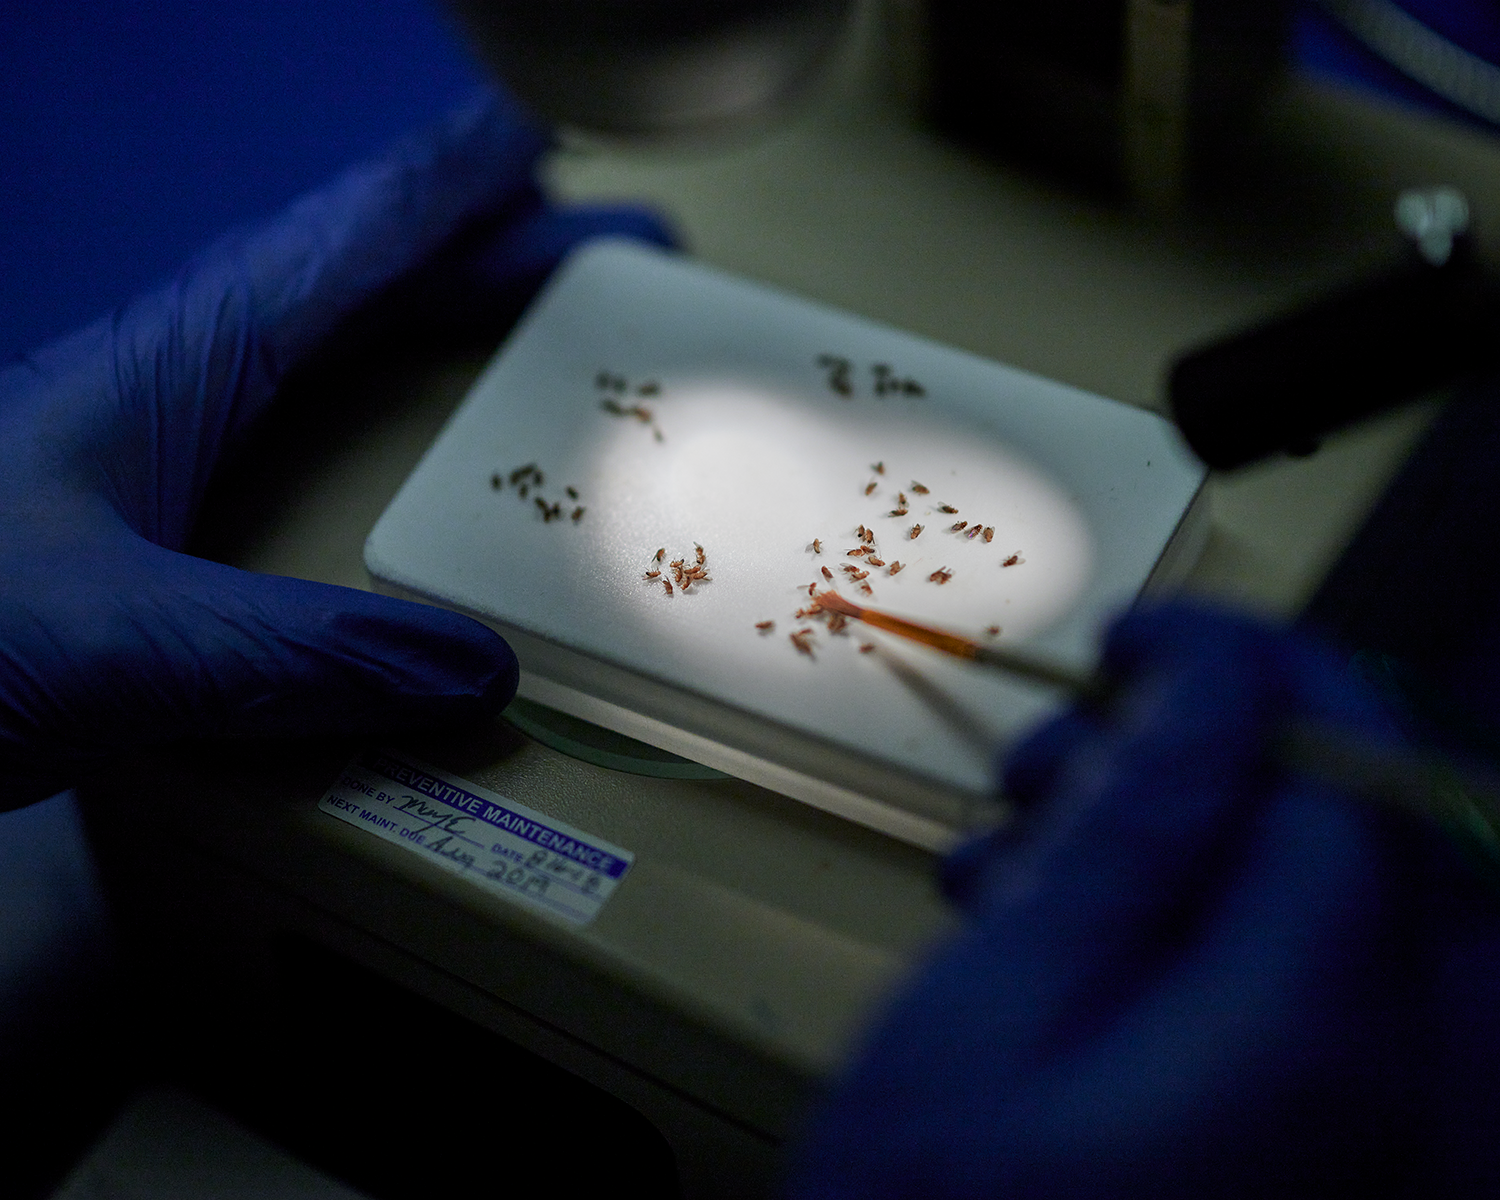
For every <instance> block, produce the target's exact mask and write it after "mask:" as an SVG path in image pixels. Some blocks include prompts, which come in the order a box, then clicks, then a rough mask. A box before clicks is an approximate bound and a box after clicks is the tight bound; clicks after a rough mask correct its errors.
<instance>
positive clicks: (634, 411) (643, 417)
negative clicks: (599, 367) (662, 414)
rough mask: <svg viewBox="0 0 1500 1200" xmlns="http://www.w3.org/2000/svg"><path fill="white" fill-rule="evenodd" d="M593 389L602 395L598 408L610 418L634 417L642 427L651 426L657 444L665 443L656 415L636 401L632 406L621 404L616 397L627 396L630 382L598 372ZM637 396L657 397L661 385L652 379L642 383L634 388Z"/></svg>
mask: <svg viewBox="0 0 1500 1200" xmlns="http://www.w3.org/2000/svg"><path fill="white" fill-rule="evenodd" d="M594 387H595V388H596V389H597V390H598V391H600V392H603V393H604V396H603V398H602V399H601V400H600V401H599V407H600V408H602V409H603V410H604V411H605V412H607V413H608V414H609V415H610V416H612V417H634V418H635V419H636V420H637V421H639V422H640V423H641V424H642V425H649V426H651V436H652V437H653V438H655V439H656V440H657V441H658V442H664V441H666V438H664V437H663V436H662V432H661V427H660V426H659V425H657V423H656V413H655V412H654V411H652V410H651V409H649V408H647V407H646V406H645V405H644V404H642V403H640V402H639V401H636V402H635V403H634V404H623V403H621V401H620V400H619V399H618V397H622V396H628V395H629V394H630V391H631V387H630V381H629V380H628V379H626V378H625V376H623V375H616V374H615V373H614V372H613V371H600V372H599V373H598V374H597V375H595V376H594ZM634 390H635V394H636V395H637V396H659V395H661V384H659V383H657V382H656V380H654V379H648V380H646V381H645V382H644V383H638V384H636V386H635V389H634Z"/></svg>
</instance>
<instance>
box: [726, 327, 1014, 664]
mask: <svg viewBox="0 0 1500 1200" xmlns="http://www.w3.org/2000/svg"><path fill="white" fill-rule="evenodd" d="M824 357H825V358H830V359H831V358H832V356H828V355H825V356H824ZM819 361H820V365H826V364H823V363H822V360H821V359H820V360H819ZM837 361H840V362H844V360H837ZM845 366H846V367H847V362H845ZM870 469H871V470H872V471H873V472H874V473H875V476H876V478H873V479H871V480H870V481H869V483H867V484H866V485H865V488H864V494H865V495H866V496H871V495H873V494H874V493H875V491H876V490H877V489H878V488H879V486H880V479H879V477H880V476H883V475H884V474H885V473H886V470H885V463H884V462H877V463H872V464H871V465H870ZM907 487H908V490H910V491H911V492H912V494H913V495H917V496H927V495H931V492H932V489H931V488H929V487H927V486H926V485H925V484H923V483H920V482H918V481H917V480H915V479H914V480H912V481H911V483H910V484H908V485H907ZM936 507H937V511H938V512H940V513H944V514H947V515H950V516H957V515H958V509H957V508H955V507H954V506H953V505H951V504H939V505H937V506H936ZM910 511H911V502H910V501H909V500H908V499H907V495H906V492H902V491H898V492H897V493H896V507H895V508H893V509H891V510H890V512H889V513H887V514H886V515H887V516H888V517H904V516H907V515H908V514H909V513H910ZM925 528H926V527H925V526H923V525H912V526H911V527H910V528H909V529H907V531H906V538H907V540H908V541H915V540H916V539H917V538H919V537H921V536H922V532H923V530H924V529H925ZM854 532H855V536H856V537H857V538H858V539H859V543H858V545H855V546H853V547H851V548H850V549H848V550H846V551H844V557H845V558H847V559H852V560H860V561H858V562H853V561H851V562H845V563H842V564H841V565H840V567H839V570H840V571H842V572H843V575H844V577H845V579H846V581H847V582H849V583H854V584H857V585H858V587H859V590H860V591H861V592H862V593H863V594H864V595H866V596H872V595H874V589H873V588H872V587H871V586H870V583H869V577H870V569H871V568H881V567H884V568H885V570H886V573H887V574H888V575H898V574H900V573H901V571H902V570H903V569H904V564H903V563H901V562H900V561H892V562H890V563H889V564H887V562H886V560H885V559H883V558H881V557H880V554H879V552H878V550H877V549H876V546H875V531H874V530H873V529H870V528H867V527H866V526H865V525H863V524H860V525H858V526H856V528H855V531H854ZM949 532H951V533H962V534H963V535H964V536H965V537H966V538H967V539H968V540H970V541H973V540H974V539H975V538H982V539H983V540H984V541H985V542H991V541H993V540H994V537H995V527H994V526H993V525H985V524H983V523H982V522H973V523H971V522H969V521H958V522H955V523H954V524H953V525H951V526H949ZM809 548H810V549H811V550H812V552H813V553H814V554H815V555H817V554H822V553H823V539H822V538H813V540H812V542H811V544H810V547H809ZM1024 561H1025V560H1024V559H1023V558H1022V557H1021V556H1020V555H1019V554H1012V555H1011V556H1010V557H1009V558H1007V559H1005V560H1004V561H1003V562H1002V563H1001V564H1000V565H1001V566H1002V567H1013V566H1015V565H1017V564H1018V563H1021V562H1024ZM819 572H820V573H821V574H822V576H823V583H824V584H825V585H833V584H835V583H836V582H837V579H838V576H837V575H835V573H834V572H833V571H832V570H830V569H829V568H828V567H820V568H819ZM952 578H953V571H952V570H951V569H950V568H948V567H946V566H944V567H939V568H938V569H937V570H936V571H933V572H932V573H931V574H930V575H928V576H927V579H928V582H930V583H935V584H938V585H939V586H941V585H942V584H945V583H947V582H948V581H949V580H950V579H952ZM818 587H819V582H818V581H817V580H813V582H812V583H810V584H808V585H807V594H808V597H809V599H811V600H812V604H811V605H809V606H808V607H805V608H799V609H798V610H797V611H796V613H794V614H793V616H794V619H796V620H798V621H804V620H822V621H823V622H824V624H825V625H826V627H827V629H828V632H829V633H840V632H842V631H843V629H844V628H845V627H846V625H847V623H848V622H847V618H846V617H845V616H844V615H843V614H842V613H836V612H831V611H829V610H828V609H826V608H824V607H823V606H822V605H820V604H819V603H818ZM755 628H756V629H757V630H758V631H759V632H760V633H761V634H762V636H764V635H766V634H769V633H772V632H773V631H774V630H775V628H776V622H775V621H757V622H756V623H755ZM985 633H986V634H987V635H989V636H990V637H999V636H1000V626H998V625H990V626H987V627H986V628H985ZM787 636H788V637H789V638H790V639H791V642H792V645H793V646H795V647H796V648H797V650H798V651H799V652H800V653H802V654H805V655H807V656H808V657H809V658H813V657H815V655H814V652H813V636H814V630H813V629H812V627H811V626H804V627H803V628H801V629H797V630H795V631H793V632H792V633H790V634H788V635H787ZM859 650H860V653H861V654H869V653H871V652H873V651H874V650H875V645H874V643H872V642H862V643H861V644H860V647H859Z"/></svg>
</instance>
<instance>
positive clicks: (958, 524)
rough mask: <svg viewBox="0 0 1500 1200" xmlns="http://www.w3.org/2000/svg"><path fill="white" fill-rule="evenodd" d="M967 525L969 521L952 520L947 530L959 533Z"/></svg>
mask: <svg viewBox="0 0 1500 1200" xmlns="http://www.w3.org/2000/svg"><path fill="white" fill-rule="evenodd" d="M968 527H969V523H968V522H967V521H954V522H953V524H952V525H950V526H948V530H949V532H951V533H960V532H962V531H963V530H965V529H967V528H968Z"/></svg>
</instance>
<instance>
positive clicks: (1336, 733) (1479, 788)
mask: <svg viewBox="0 0 1500 1200" xmlns="http://www.w3.org/2000/svg"><path fill="white" fill-rule="evenodd" d="M812 600H813V606H814V607H815V608H817V609H821V610H823V611H825V612H831V613H838V614H839V615H841V616H844V617H848V618H849V619H850V620H852V621H863V622H864V623H865V624H866V625H871V626H874V627H875V628H876V629H884V630H885V631H886V632H887V633H894V634H895V635H896V636H897V637H903V638H907V639H908V640H910V641H913V642H920V643H921V644H922V645H924V646H930V647H932V648H933V649H934V650H938V651H941V652H942V653H944V654H948V655H952V656H953V657H955V658H964V659H969V660H970V661H972V662H976V663H981V664H983V665H985V666H988V667H995V668H998V669H1000V670H1002V671H1005V672H1007V673H1008V674H1011V675H1014V676H1016V677H1018V678H1021V679H1027V680H1030V681H1032V682H1034V683H1040V684H1044V685H1047V686H1050V687H1055V688H1058V689H1060V690H1061V691H1064V692H1066V693H1068V694H1069V695H1070V696H1072V697H1073V698H1074V699H1075V700H1077V701H1079V702H1081V703H1083V704H1085V705H1087V706H1089V707H1090V708H1093V709H1096V710H1098V711H1100V712H1107V711H1108V710H1109V708H1110V706H1111V704H1112V702H1113V699H1114V695H1115V686H1114V684H1113V683H1112V682H1111V681H1110V680H1109V679H1107V678H1106V677H1104V676H1101V675H1098V674H1089V673H1085V672H1083V671H1079V670H1076V669H1074V668H1072V667H1068V666H1064V665H1063V664H1061V663H1055V662H1050V661H1048V660H1046V659H1044V658H1040V657H1037V656H1036V655H1031V654H1026V653H1023V652H1021V651H1017V650H1012V649H1002V648H1001V647H999V646H986V645H984V644H983V643H982V642H976V641H974V640H973V639H972V638H967V637H964V636H963V635H961V634H957V633H950V632H948V631H947V630H943V629H936V628H934V627H933V626H931V625H924V624H922V623H921V622H919V621H913V620H910V619H909V618H907V617H898V616H895V615H894V614H892V613H886V612H881V611H880V610H878V609H874V608H866V607H864V606H863V605H860V604H855V603H854V602H853V601H850V600H846V599H844V597H843V596H840V595H839V594H838V593H837V592H832V591H824V592H815V593H814V594H813V597H812ZM1270 749H1271V755H1272V757H1273V758H1274V759H1275V760H1276V761H1277V762H1279V763H1280V764H1281V765H1282V766H1284V767H1288V768H1290V769H1292V770H1296V771H1301V772H1303V773H1305V774H1308V775H1311V776H1314V777H1316V778H1318V779H1321V780H1322V781H1324V782H1325V783H1331V784H1333V785H1334V786H1336V787H1338V788H1341V789H1343V790H1345V791H1349V792H1353V793H1355V794H1357V795H1360V796H1364V797H1366V798H1367V799H1371V800H1376V801H1379V802H1380V803H1381V804H1384V805H1387V806H1389V807H1392V808H1398V809H1400V810H1401V811H1403V812H1407V813H1412V814H1415V815H1416V816H1419V817H1423V818H1426V819H1429V820H1435V821H1437V822H1438V823H1439V824H1440V825H1442V826H1443V828H1444V829H1446V830H1447V831H1448V832H1449V833H1450V834H1452V835H1453V836H1455V837H1456V838H1458V839H1459V841H1460V842H1462V843H1463V844H1464V845H1466V846H1467V847H1469V848H1470V849H1471V850H1473V851H1475V852H1476V853H1477V854H1479V855H1480V856H1481V857H1482V858H1483V859H1484V860H1485V861H1486V863H1487V865H1488V866H1489V867H1491V868H1495V867H1500V783H1497V781H1496V779H1495V778H1494V776H1493V772H1491V771H1486V772H1478V771H1474V770H1471V769H1468V768H1465V767H1461V766H1460V765H1458V764H1457V763H1455V762H1453V761H1451V760H1450V759H1447V758H1444V757H1442V756H1440V755H1434V754H1430V753H1429V754H1423V755H1417V754H1413V753H1411V752H1409V751H1407V750H1405V749H1402V748H1395V747H1384V746H1376V745H1373V744H1371V743H1370V742H1369V741H1368V740H1367V739H1366V738H1364V737H1363V736H1362V735H1360V734H1358V733H1354V732H1350V731H1345V730H1340V729H1337V728H1335V727H1332V726H1328V725H1324V724H1321V723H1319V722H1315V721H1291V722H1286V723H1284V724H1282V725H1281V726H1280V727H1279V728H1278V729H1276V730H1275V731H1274V732H1273V734H1272V736H1271V738H1270Z"/></svg>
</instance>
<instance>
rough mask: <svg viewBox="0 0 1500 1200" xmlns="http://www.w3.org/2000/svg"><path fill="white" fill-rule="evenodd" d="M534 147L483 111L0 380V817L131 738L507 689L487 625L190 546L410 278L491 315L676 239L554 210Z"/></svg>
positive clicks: (418, 719)
mask: <svg viewBox="0 0 1500 1200" xmlns="http://www.w3.org/2000/svg"><path fill="white" fill-rule="evenodd" d="M545 145H546V140H545V138H544V136H543V135H542V134H541V132H540V131H538V130H537V129H535V128H534V127H532V126H530V125H528V124H527V123H526V122H525V121H524V120H523V119H522V118H521V117H520V116H519V114H518V113H517V112H516V111H515V110H514V109H513V108H511V107H510V106H509V104H508V103H507V102H506V101H504V100H503V99H500V98H494V97H490V98H487V99H486V100H485V101H484V102H482V103H480V104H477V105H475V106H474V107H473V108H471V109H470V110H468V111H465V112H463V113H461V114H459V115H458V116H456V117H455V118H454V119H452V120H451V121H449V122H447V123H446V124H444V125H443V126H441V127H440V128H438V129H436V130H434V131H432V132H431V133H429V134H427V135H425V136H422V137H416V138H412V139H409V140H407V141H405V142H403V143H401V144H399V145H397V146H396V147H395V148H394V149H393V150H392V152H391V153H389V154H388V155H387V156H385V157H384V158H382V159H379V160H377V161H375V162H372V163H369V164H367V165H365V166H363V167H360V168H356V169H354V170H352V171H350V172H348V173H347V174H346V175H344V176H343V177H342V178H340V179H339V180H337V181H336V182H334V183H333V184H332V185H330V186H329V187H327V188H326V189H324V190H322V191H318V192H315V193H313V194H311V195H309V196H307V197H305V198H303V199H302V200H300V201H298V202H297V203H296V204H294V205H293V206H292V207H291V208H290V209H289V210H288V211H287V212H286V213H285V214H283V216H282V217H281V218H279V219H278V220H276V221H273V222H272V223H270V224H268V225H265V226H263V227H260V228H257V229H253V230H250V231H248V232H245V233H241V234H239V235H237V236H235V237H232V238H230V239H227V240H225V241H224V242H221V243H220V244H218V245H216V246H215V247H213V248H212V249H210V250H209V251H208V252H206V253H205V254H204V255H202V256H201V257H199V258H198V259H197V260H195V261H194V262H193V263H192V264H190V265H189V266H188V268H186V269H185V270H184V272H183V273H182V274H181V275H180V276H179V277H178V278H177V279H175V280H174V281H173V282H172V283H170V284H169V285H168V286H166V287H164V288H162V289H161V290H159V291H157V292H154V293H151V294H149V295H146V296H144V297H142V298H140V299H138V300H136V301H135V302H134V303H132V304H130V305H128V306H126V307H125V308H124V309H122V310H120V311H118V312H116V313H115V314H113V315H112V316H110V317H108V318H106V319H105V320H102V321H100V322H98V323H96V324H94V325H91V326H89V327H88V328H86V329H83V330H81V331H80V332H78V333H76V334H74V335H72V336H70V337H67V338H63V339H61V340H59V341H57V342H55V343H52V344H51V345H49V346H47V347H45V348H44V349H42V350H40V351H39V352H37V353H35V354H33V355H31V356H30V357H27V358H25V359H22V360H20V361H19V362H17V363H15V364H13V365H11V366H9V367H7V368H5V369H4V370H3V371H0V445H3V446H5V448H6V454H7V465H6V470H5V471H4V473H3V475H0V580H3V585H0V586H3V591H0V809H5V808H13V807H16V806H18V805H21V804H25V803H28V802H30V801H33V800H37V799H41V798H43V797H44V796H46V795H49V794H51V793H52V792H54V791H57V790H59V789H60V788H62V787H65V786H67V785H68V784H69V783H70V782H72V781H73V780H74V779H75V778H76V777H77V775H78V774H79V773H80V772H82V771H83V770H85V769H87V768H89V767H90V766H91V765H94V764H97V763H99V762H101V761H103V760H105V759H107V758H108V757H109V756H110V755H111V754H114V753H116V752H119V751H123V750H128V749H134V748H137V747H140V746H143V745H153V744H161V743H165V742H170V741H174V740H178V739H182V738H191V737H249V736H313V735H319V734H369V735H378V734H381V733H385V732H390V731H394V730H397V729H402V728H407V727H410V726H412V725H413V724H421V725H447V724H450V723H453V722H457V721H470V720H475V719H478V718H480V717H483V716H486V715H492V714H493V713H495V712H497V711H498V710H499V709H500V708H501V707H503V705H504V704H505V703H506V702H507V701H508V699H509V698H510V696H511V694H512V693H513V691H514V688H515V683H516V674H517V667H516V662H515V658H514V656H513V655H512V653H511V652H510V649H509V647H507V646H506V645H505V643H504V642H503V641H502V640H501V639H500V638H499V637H498V636H497V635H496V634H494V633H493V632H492V631H490V630H488V629H486V628H485V627H484V626H482V625H480V624H479V623H478V622H475V621H472V620H470V619H468V618H466V617H463V616H460V615H457V614H454V613H451V612H446V611H443V610H440V609H435V608H430V607H426V606H422V605H417V604H411V603H407V602H404V601H398V600H393V599H390V598H386V597H381V596H376V595H372V594H369V593H366V592H361V591H355V590H351V589H345V588H337V587H332V586H328V585H322V584H315V583H310V582H306V581H302V580H296V579H286V578H276V577H268V576H256V575H251V574H247V573H244V572H241V571H236V570H233V569H231V568H229V567H225V566H222V565H219V564H215V563H211V562H206V561H202V560H198V559H194V558H190V557H187V556H186V555H183V554H182V553H180V551H181V549H182V547H183V545H184V543H185V541H186V539H187V536H188V534H189V531H190V530H191V528H192V523H193V520H194V518H195V515H196V513H197V510H198V506H199V503H200V502H201V500H202V498H203V494H204V490H205V488H206V486H207V484H208V481H209V478H210V476H211V475H212V473H213V471H214V468H215V465H216V464H217V463H218V462H219V460H220V458H221V456H222V455H223V453H224V452H225V451H226V449H227V448H228V447H230V446H231V445H232V444H233V443H234V442H235V441H236V440H237V439H239V438H240V437H241V436H242V435H243V434H244V432H245V431H246V429H247V428H248V427H249V426H250V425H251V424H252V423H253V422H254V421H255V420H256V419H257V417H258V416H259V415H260V414H261V413H262V412H263V411H264V410H265V408H266V407H267V406H268V405H269V403H270V402H271V400H272V398H273V396H274V395H275V393H276V390H277V386H278V384H279V382H280V381H281V379H282V378H283V377H284V376H285V374H286V373H287V372H288V371H289V370H291V369H293V368H294V367H296V366H297V365H298V364H300V363H301V362H303V361H305V360H306V359H307V357H308V356H309V355H310V354H311V353H312V352H313V351H314V350H316V349H317V348H318V347H319V345H320V344H321V343H322V342H323V341H324V340H325V339H326V338H327V337H328V336H329V335H330V333H331V332H332V331H334V330H335V329H336V328H338V327H339V326H340V324H341V323H343V322H345V321H346V320H347V319H348V318H350V317H351V315H353V314H355V313H356V312H357V311H359V310H361V309H362V308H363V307H364V306H367V305H368V304H369V303H370V302H371V301H372V300H374V299H375V298H377V297H379V296H380V295H381V294H382V293H384V292H388V291H389V289H391V287H392V285H393V284H396V283H398V282H400V281H404V280H408V279H410V278H411V277H413V275H415V274H420V272H419V271H418V268H420V267H422V266H423V265H424V264H438V265H439V266H440V267H441V270H442V272H445V273H446V278H445V279H444V278H439V277H437V276H434V277H432V278H431V279H429V283H436V284H442V283H444V282H446V283H447V284H448V285H449V286H450V287H452V288H454V289H460V290H463V291H464V294H465V296H466V298H467V299H468V300H469V301H471V302H474V301H481V302H482V300H483V299H484V298H485V296H487V295H490V294H495V293H498V292H503V291H505V290H506V289H511V290H514V289H516V288H518V287H519V288H526V287H534V286H535V285H536V284H537V283H538V282H540V280H541V279H542V278H543V277H544V276H545V274H546V272H547V271H548V270H550V269H551V268H552V267H553V266H554V265H555V264H556V263H557V261H558V260H559V259H560V258H561V257H562V256H563V255H564V254H565V253H566V252H567V251H568V250H569V249H571V247H572V246H573V245H575V244H576V243H577V242H579V241H581V240H583V239H585V238H587V237H591V236H594V235H597V234H600V233H611V232H620V233H625V234H631V235H635V236H643V237H647V238H649V239H651V240H653V241H657V242H661V243H663V244H669V243H670V241H671V237H670V234H669V233H668V232H667V230H666V229H665V227H664V226H663V225H662V224H661V223H660V222H659V221H658V220H656V219H655V218H654V217H652V216H651V215H650V214H648V213H645V212H643V211H642V210H638V209H628V208H621V209H586V208H575V209H558V208H555V207H552V206H550V205H548V204H546V203H545V202H544V200H543V198H542V196H541V193H540V192H539V190H538V189H537V187H536V184H535V182H534V178H533V175H534V168H535V164H536V161H537V158H538V156H539V155H540V154H541V152H542V151H543V149H544V148H545ZM465 235H467V236H465ZM455 247H458V248H459V250H460V251H461V252H455V249H454V248H455Z"/></svg>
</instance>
